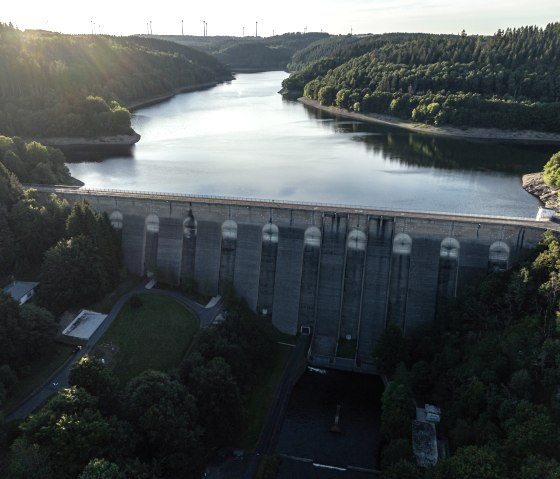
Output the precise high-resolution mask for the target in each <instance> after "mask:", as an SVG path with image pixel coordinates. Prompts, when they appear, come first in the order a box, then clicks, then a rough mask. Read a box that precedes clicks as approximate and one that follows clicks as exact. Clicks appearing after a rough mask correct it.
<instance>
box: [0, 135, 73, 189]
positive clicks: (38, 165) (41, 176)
mask: <svg viewBox="0 0 560 479" xmlns="http://www.w3.org/2000/svg"><path fill="white" fill-rule="evenodd" d="M20 141H21V140H19V139H18V138H9V137H6V136H0V163H2V164H3V165H4V166H5V167H6V168H7V169H8V170H9V171H11V172H12V173H14V174H15V175H16V176H17V177H18V179H19V180H20V181H22V182H24V183H39V184H42V183H47V184H67V185H68V184H71V182H72V177H71V176H70V171H69V170H68V168H67V167H66V165H65V164H64V162H65V158H64V154H63V153H62V151H60V150H59V149H57V148H52V147H50V146H44V145H42V144H41V143H38V142H36V141H32V142H29V143H23V142H21V143H20Z"/></svg>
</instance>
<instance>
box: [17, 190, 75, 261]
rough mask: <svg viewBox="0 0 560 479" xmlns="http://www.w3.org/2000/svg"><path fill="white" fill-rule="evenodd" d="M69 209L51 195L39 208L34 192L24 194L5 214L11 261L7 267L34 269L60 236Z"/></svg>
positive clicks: (29, 191) (63, 201) (63, 202)
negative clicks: (10, 244) (11, 242)
mask: <svg viewBox="0 0 560 479" xmlns="http://www.w3.org/2000/svg"><path fill="white" fill-rule="evenodd" d="M69 212H70V207H69V206H68V203H67V202H66V200H59V199H58V198H57V197H56V196H55V195H52V196H51V197H50V198H49V200H48V201H47V202H46V204H43V205H42V204H39V202H38V200H37V195H36V191H35V190H27V191H26V192H25V194H24V195H23V196H22V198H21V199H20V200H19V201H18V202H17V203H16V204H15V205H13V207H12V208H11V210H10V211H9V213H8V217H7V219H8V223H9V227H10V234H11V236H12V238H13V242H14V253H15V255H14V256H15V257H14V260H13V261H12V264H11V265H10V266H11V267H13V268H14V269H15V270H16V271H27V270H29V269H36V268H37V267H38V266H39V264H40V262H41V261H42V259H43V254H44V253H45V251H46V250H47V249H49V248H50V247H52V246H53V245H54V244H55V243H56V242H57V241H59V240H60V239H61V238H62V237H63V235H64V225H65V222H66V217H67V216H68V214H69Z"/></svg>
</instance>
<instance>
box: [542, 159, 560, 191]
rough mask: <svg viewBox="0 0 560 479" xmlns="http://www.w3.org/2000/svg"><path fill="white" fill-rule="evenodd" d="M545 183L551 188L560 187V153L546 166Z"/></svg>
mask: <svg viewBox="0 0 560 479" xmlns="http://www.w3.org/2000/svg"><path fill="white" fill-rule="evenodd" d="M544 182H545V183H546V184H547V185H549V186H560V151H559V152H558V153H556V154H554V155H552V156H551V157H550V160H548V162H547V163H546V165H544Z"/></svg>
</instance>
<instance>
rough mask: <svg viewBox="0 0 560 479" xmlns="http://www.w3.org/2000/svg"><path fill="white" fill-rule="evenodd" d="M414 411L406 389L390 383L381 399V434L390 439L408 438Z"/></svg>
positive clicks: (410, 395) (411, 398)
mask: <svg viewBox="0 0 560 479" xmlns="http://www.w3.org/2000/svg"><path fill="white" fill-rule="evenodd" d="M415 411H416V409H415V407H414V400H413V397H412V394H411V393H410V391H409V390H408V388H407V387H406V386H405V385H403V384H398V383H396V382H391V383H390V384H389V385H388V386H387V388H386V389H385V391H384V392H383V396H382V397H381V433H382V434H383V435H384V436H385V437H388V438H390V439H397V438H407V437H409V436H410V435H411V421H412V419H413V418H414V413H415Z"/></svg>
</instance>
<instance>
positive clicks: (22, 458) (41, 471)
mask: <svg viewBox="0 0 560 479" xmlns="http://www.w3.org/2000/svg"><path fill="white" fill-rule="evenodd" d="M7 463H8V464H7V466H6V472H7V473H8V477H10V478H13V479H51V478H52V479H54V478H55V476H54V475H53V472H52V468H51V464H50V461H49V458H48V453H47V451H45V450H43V449H41V447H40V446H39V445H38V444H34V443H31V442H29V441H28V440H26V439H24V438H18V439H16V440H15V441H14V443H13V444H12V446H11V448H10V453H9V455H8V458H7Z"/></svg>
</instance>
